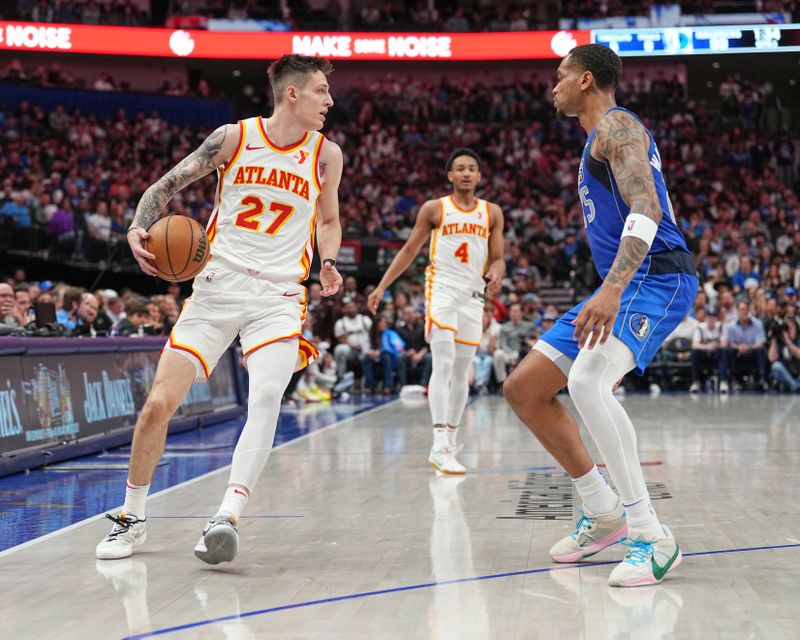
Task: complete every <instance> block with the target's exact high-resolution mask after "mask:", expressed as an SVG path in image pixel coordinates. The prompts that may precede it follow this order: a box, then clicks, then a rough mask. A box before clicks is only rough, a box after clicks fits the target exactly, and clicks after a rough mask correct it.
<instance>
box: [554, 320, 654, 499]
mask: <svg viewBox="0 0 800 640" xmlns="http://www.w3.org/2000/svg"><path fill="white" fill-rule="evenodd" d="M635 366H636V363H635V361H634V358H633V353H631V350H630V349H629V348H628V347H627V346H626V345H625V343H624V342H622V341H621V340H619V339H618V338H616V337H614V336H611V337H610V338H609V339H608V341H607V342H606V343H605V344H604V345H597V346H596V347H595V348H594V349H592V350H591V351H589V350H588V349H582V350H581V351H580V353H579V354H578V357H577V358H575V363H574V364H573V365H572V369H571V370H570V373H569V379H568V383H567V387H568V388H569V394H570V396H572V401H573V402H574V403H575V407H576V408H577V409H578V413H580V415H581V418H583V422H584V424H585V425H586V428H587V429H588V431H589V433H590V434H591V436H592V439H593V440H594V441H595V444H596V445H597V448H598V450H599V451H600V455H601V456H603V460H605V463H606V466H607V467H608V471H609V473H610V474H611V478H612V480H613V481H614V484H615V485H616V487H617V491H618V492H619V495H620V498H622V501H623V503H625V502H630V501H632V500H635V499H639V498H641V497H642V496H647V487H646V485H645V481H644V474H643V473H642V467H641V465H640V463H639V454H638V453H637V451H636V432H635V431H634V428H633V423H632V422H631V419H630V418H629V417H628V414H627V413H626V412H625V409H623V408H622V405H621V404H620V403H619V402H618V401H617V399H616V398H615V397H614V393H613V391H612V390H613V388H614V384H615V383H616V382H617V380H619V379H620V378H622V376H624V375H625V374H626V373H628V372H629V371H631V370H632V369H633V368H634V367H635Z"/></svg>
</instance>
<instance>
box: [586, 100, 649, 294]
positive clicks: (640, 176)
mask: <svg viewBox="0 0 800 640" xmlns="http://www.w3.org/2000/svg"><path fill="white" fill-rule="evenodd" d="M595 140H596V145H597V148H598V151H599V152H600V153H601V154H602V156H603V157H604V158H605V159H606V160H607V161H608V163H609V164H610V165H611V171H612V173H613V174H614V180H615V181H616V183H617V189H618V190H619V194H620V195H621V196H622V199H623V200H624V201H625V204H627V205H628V206H629V207H630V209H631V211H632V212H635V213H641V214H642V215H645V216H647V217H648V218H650V219H651V220H653V222H655V223H656V224H658V223H659V222H660V221H661V218H662V217H663V215H664V214H663V211H662V210H661V203H660V202H659V200H658V192H657V191H656V183H655V180H654V179H653V169H652V167H651V165H650V158H649V157H648V144H647V142H646V140H647V138H646V136H645V133H644V130H643V128H642V126H641V124H639V122H637V121H636V120H634V118H633V117H632V116H630V115H628V114H627V113H624V112H621V111H613V112H612V113H610V114H609V115H608V116H606V117H605V118H603V120H602V121H601V122H600V124H599V125H598V127H597V137H596V139H595ZM648 251H649V247H648V246H647V243H646V242H644V241H643V240H640V239H639V238H635V237H633V236H626V237H624V238H622V239H621V240H620V244H619V251H618V252H617V257H616V258H615V260H614V264H613V265H611V270H610V271H609V272H608V275H607V276H606V281H607V282H610V283H612V284H618V285H620V286H621V287H622V288H625V287H627V286H628V283H629V282H630V281H631V280H632V279H633V276H634V275H635V274H636V272H637V271H638V270H639V267H640V266H641V265H642V262H644V259H645V258H646V257H647V253H648Z"/></svg>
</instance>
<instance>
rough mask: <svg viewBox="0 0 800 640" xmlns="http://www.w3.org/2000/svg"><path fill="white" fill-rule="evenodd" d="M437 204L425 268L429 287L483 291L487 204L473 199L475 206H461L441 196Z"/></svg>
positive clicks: (487, 257) (487, 235)
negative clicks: (437, 215) (438, 217)
mask: <svg viewBox="0 0 800 640" xmlns="http://www.w3.org/2000/svg"><path fill="white" fill-rule="evenodd" d="M439 203H440V206H441V220H440V221H439V226H438V227H436V228H435V229H434V230H433V234H432V237H431V248H430V265H429V266H428V268H427V270H426V271H425V279H426V283H427V285H428V290H429V291H431V292H434V291H435V290H436V289H441V288H442V287H444V288H447V289H458V290H460V291H466V290H469V291H471V292H472V291H477V292H479V293H483V291H484V289H485V288H486V282H485V281H484V279H483V275H484V273H486V265H487V262H488V260H489V228H490V222H489V220H490V218H489V203H488V202H487V201H486V200H480V199H478V198H476V199H475V206H473V207H472V208H471V209H462V208H461V207H459V206H458V205H457V204H456V203H455V201H454V200H453V197H452V196H446V197H444V198H440V199H439ZM434 295H435V294H434Z"/></svg>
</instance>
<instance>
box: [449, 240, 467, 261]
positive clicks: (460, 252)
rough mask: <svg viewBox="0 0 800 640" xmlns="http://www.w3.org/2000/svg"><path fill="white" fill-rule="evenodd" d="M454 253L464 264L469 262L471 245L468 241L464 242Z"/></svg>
mask: <svg viewBox="0 0 800 640" xmlns="http://www.w3.org/2000/svg"><path fill="white" fill-rule="evenodd" d="M453 255H454V256H455V257H456V258H458V259H459V260H461V262H463V263H464V264H467V263H468V262H469V245H468V244H467V243H466V242H462V243H461V245H459V247H458V249H456V252H455V253H454V254H453Z"/></svg>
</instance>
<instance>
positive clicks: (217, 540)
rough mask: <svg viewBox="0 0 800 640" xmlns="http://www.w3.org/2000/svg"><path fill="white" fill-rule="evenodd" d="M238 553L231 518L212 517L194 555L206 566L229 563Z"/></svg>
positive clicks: (237, 534) (237, 542)
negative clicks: (205, 563)
mask: <svg viewBox="0 0 800 640" xmlns="http://www.w3.org/2000/svg"><path fill="white" fill-rule="evenodd" d="M238 551H239V533H238V532H237V530H236V524H235V522H234V521H233V520H232V519H231V518H227V517H225V516H214V517H213V518H211V520H209V521H208V524H207V525H206V528H205V529H203V534H202V535H201V536H200V540H198V542H197V545H195V548H194V555H196V556H197V557H198V558H200V559H201V560H202V561H203V562H207V563H208V564H219V563H220V562H230V561H231V560H233V559H234V558H235V557H236V553H237V552H238Z"/></svg>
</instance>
